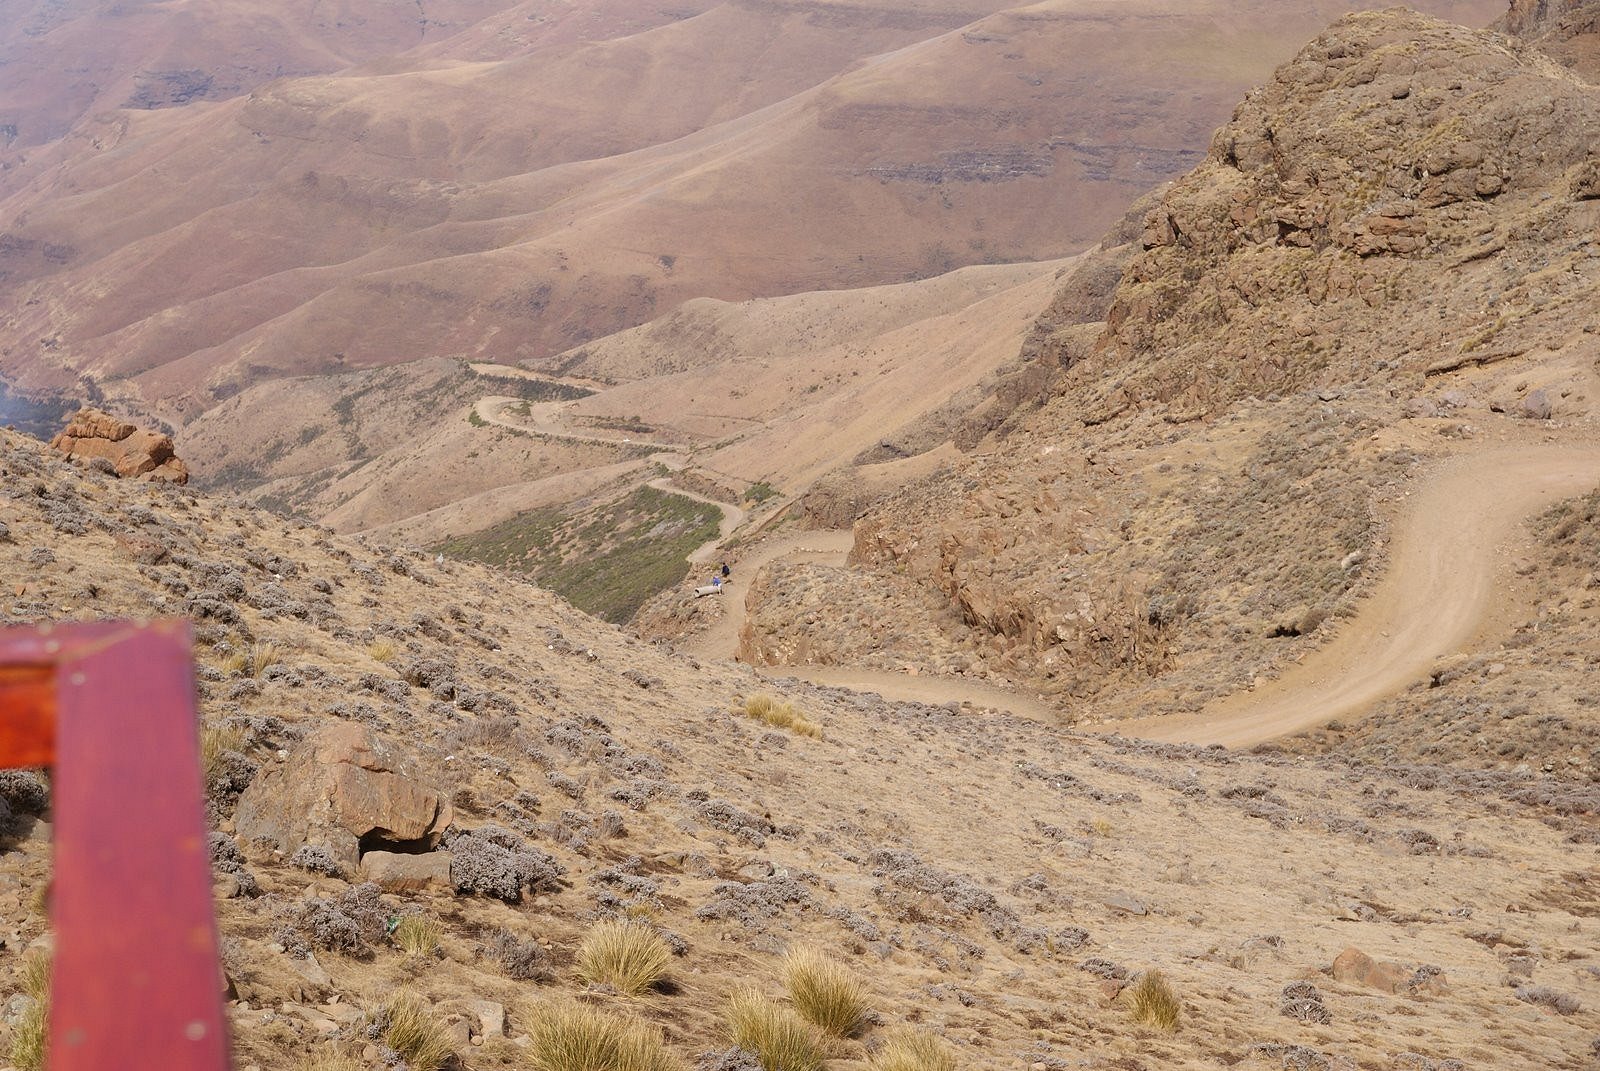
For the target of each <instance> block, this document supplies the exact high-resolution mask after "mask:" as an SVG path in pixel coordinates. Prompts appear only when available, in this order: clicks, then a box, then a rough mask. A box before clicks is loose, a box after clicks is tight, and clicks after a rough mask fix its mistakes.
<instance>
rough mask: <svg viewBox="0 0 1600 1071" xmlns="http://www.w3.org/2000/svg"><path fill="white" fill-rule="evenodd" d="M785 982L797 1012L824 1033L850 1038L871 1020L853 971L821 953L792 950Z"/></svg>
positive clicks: (813, 949) (787, 963)
mask: <svg viewBox="0 0 1600 1071" xmlns="http://www.w3.org/2000/svg"><path fill="white" fill-rule="evenodd" d="M783 976H784V982H785V984H786V985H787V986H788V987H789V999H790V1000H791V1001H793V1002H794V1008H795V1011H797V1012H799V1013H800V1014H801V1016H802V1017H804V1018H805V1019H807V1020H808V1021H810V1022H812V1023H814V1024H815V1025H816V1026H817V1027H819V1028H820V1029H821V1030H822V1032H823V1033H825V1034H831V1035H832V1036H834V1037H836V1038H847V1037H850V1036H851V1035H853V1034H855V1033H856V1031H858V1030H860V1029H861V1026H862V1023H863V1022H865V1020H866V1017H867V998H866V993H865V991H864V990H863V989H862V988H861V983H860V982H859V981H857V980H856V977H855V975H854V974H852V973H851V972H850V968H848V967H846V966H845V965H844V964H843V963H840V962H839V961H838V960H836V959H834V958H832V957H831V956H829V955H827V954H826V953H824V952H822V951H821V950H820V949H816V948H810V947H800V948H795V949H791V950H790V952H789V954H788V955H787V956H785V957H784V960H783Z"/></svg>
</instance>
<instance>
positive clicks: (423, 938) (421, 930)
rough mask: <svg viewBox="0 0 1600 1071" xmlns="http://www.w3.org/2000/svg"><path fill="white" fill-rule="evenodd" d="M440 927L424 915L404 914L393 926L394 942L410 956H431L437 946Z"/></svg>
mask: <svg viewBox="0 0 1600 1071" xmlns="http://www.w3.org/2000/svg"><path fill="white" fill-rule="evenodd" d="M441 932H442V931H441V927H440V926H439V922H438V920H437V919H431V918H428V917H427V916H426V915H406V916H405V917H404V918H402V919H401V920H400V921H399V922H398V923H396V924H395V928H394V935H393V936H394V943H395V944H397V945H399V946H400V948H401V950H402V951H403V952H405V953H406V954H408V955H412V956H431V955H433V954H434V952H436V951H438V948H439V937H440V934H441Z"/></svg>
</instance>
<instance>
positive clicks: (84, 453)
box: [50, 408, 189, 484]
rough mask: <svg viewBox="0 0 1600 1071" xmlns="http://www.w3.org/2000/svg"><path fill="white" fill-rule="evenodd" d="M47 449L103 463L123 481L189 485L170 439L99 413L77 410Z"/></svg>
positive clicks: (76, 458)
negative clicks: (132, 480) (50, 447)
mask: <svg viewBox="0 0 1600 1071" xmlns="http://www.w3.org/2000/svg"><path fill="white" fill-rule="evenodd" d="M50 445H51V446H52V447H54V448H55V449H57V450H59V451H61V452H62V453H63V454H66V455H67V456H68V457H70V458H73V459H75V460H79V461H83V462H86V463H92V462H94V461H96V460H104V461H107V462H109V463H110V464H111V466H112V469H113V471H114V472H115V473H116V475H117V476H120V477H122V478H124V479H139V480H164V481H166V482H168V483H180V484H182V483H188V482H189V469H188V466H186V465H185V464H184V463H183V462H182V461H180V460H178V457H177V454H176V453H174V451H173V448H172V438H171V436H168V435H162V434H161V433H160V432H154V431H141V430H140V429H139V427H138V426H137V425H135V424H130V423H128V422H127V421H125V420H119V419H117V418H116V417H114V416H112V415H111V414H110V413H106V412H103V411H101V410H99V409H90V408H84V409H80V410H78V411H77V413H75V414H73V417H72V420H71V421H70V422H69V423H68V424H67V426H66V427H65V428H64V429H62V431H61V433H60V434H59V435H57V436H56V437H55V438H54V439H51V440H50Z"/></svg>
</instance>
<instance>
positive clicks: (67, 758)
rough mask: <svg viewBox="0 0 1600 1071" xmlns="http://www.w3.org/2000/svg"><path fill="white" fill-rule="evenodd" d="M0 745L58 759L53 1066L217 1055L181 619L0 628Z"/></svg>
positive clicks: (185, 1064) (76, 1069) (85, 1069)
mask: <svg viewBox="0 0 1600 1071" xmlns="http://www.w3.org/2000/svg"><path fill="white" fill-rule="evenodd" d="M52 723H53V724H52ZM52 730H53V732H52ZM0 749H3V750H0V765H6V766H31V765H40V764H41V763H51V764H53V765H54V767H55V775H54V779H53V785H52V787H53V795H54V798H53V801H52V809H53V817H54V819H55V879H54V887H53V894H52V898H51V899H52V915H53V921H54V924H55V930H56V943H55V964H54V974H53V981H52V987H51V1005H50V1067H51V1068H52V1071H107V1069H110V1068H122V1069H127V1071H157V1069H163V1071H166V1069H170V1071H224V1069H225V1068H227V1066H228V1039H227V1029H226V1026H227V1024H226V1021H225V1019H224V1017H223V1006H222V992H221V977H220V974H219V969H218V961H217V932H216V919H215V915H214V913H213V911H212V901H211V867H210V852H209V850H208V846H207V843H206V828H205V810H204V786H203V784H202V776H201V772H200V763H199V746H198V741H197V734H196V707H195V697H194V676H193V665H192V662H191V660H190V655H189V628H188V624H187V623H186V622H181V621H160V622H153V623H140V622H103V623H95V624H83V625H55V626H51V625H41V626H37V627H32V628H14V629H5V630H0Z"/></svg>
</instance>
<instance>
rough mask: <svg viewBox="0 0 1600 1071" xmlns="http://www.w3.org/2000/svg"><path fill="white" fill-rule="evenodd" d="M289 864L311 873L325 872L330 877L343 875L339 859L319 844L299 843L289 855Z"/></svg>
mask: <svg viewBox="0 0 1600 1071" xmlns="http://www.w3.org/2000/svg"><path fill="white" fill-rule="evenodd" d="M289 865H290V866H297V867H299V868H300V869H301V870H308V871H310V872H311V873H313V874H326V875H327V876H328V877H330V878H342V877H344V867H342V866H340V865H339V860H337V859H335V858H334V857H333V853H332V852H330V851H328V849H326V848H324V847H323V846H322V845H320V844H302V845H300V847H299V848H297V849H296V850H295V853H294V854H293V855H291V856H290V857H289Z"/></svg>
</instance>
